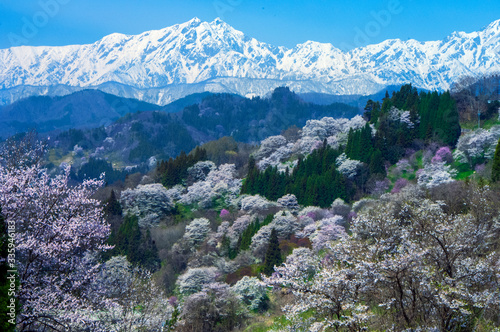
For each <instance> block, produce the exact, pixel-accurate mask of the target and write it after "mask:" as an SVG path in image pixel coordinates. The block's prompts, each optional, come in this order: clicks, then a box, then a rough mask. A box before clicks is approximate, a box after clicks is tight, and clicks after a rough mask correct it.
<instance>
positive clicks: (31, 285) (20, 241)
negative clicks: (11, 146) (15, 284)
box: [0, 150, 110, 330]
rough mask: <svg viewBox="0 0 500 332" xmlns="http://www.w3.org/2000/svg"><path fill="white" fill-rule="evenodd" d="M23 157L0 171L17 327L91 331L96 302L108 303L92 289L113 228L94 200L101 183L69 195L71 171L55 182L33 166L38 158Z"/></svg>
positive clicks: (29, 153)
mask: <svg viewBox="0 0 500 332" xmlns="http://www.w3.org/2000/svg"><path fill="white" fill-rule="evenodd" d="M24 153H25V154H24V156H22V155H21V156H18V157H19V160H18V161H16V163H14V164H12V163H10V162H9V160H3V162H2V163H1V165H2V166H0V206H2V212H3V214H4V216H5V218H6V221H7V222H9V223H12V224H15V228H16V233H15V243H16V267H17V270H18V272H19V281H20V288H19V292H18V299H19V301H20V304H21V305H22V311H21V313H20V314H19V315H18V326H17V327H18V329H19V330H35V329H45V328H47V329H53V330H66V329H69V328H70V326H74V325H75V324H77V323H78V324H80V325H81V324H83V325H85V324H86V322H89V321H90V320H91V314H90V313H91V312H92V311H93V310H95V309H96V308H99V306H100V305H102V302H99V301H95V300H94V299H95V298H96V297H97V298H102V296H101V295H99V294H92V292H91V287H89V286H90V285H91V284H92V283H93V282H94V280H95V279H96V277H97V275H98V271H99V267H100V264H99V263H98V262H97V260H96V259H95V253H98V252H99V251H102V250H106V249H107V248H108V247H107V246H106V245H105V244H104V243H105V241H106V240H107V238H108V236H109V232H110V229H109V225H108V224H107V223H106V221H105V219H104V217H103V212H102V208H101V206H100V202H99V201H97V200H95V199H92V198H91V197H92V195H93V194H94V193H95V191H96V189H97V188H98V187H100V186H101V185H102V184H103V181H102V180H85V181H84V182H83V183H82V184H79V185H77V186H75V187H70V186H68V177H69V171H70V170H69V167H66V168H65V169H64V172H63V174H62V175H59V176H56V177H54V178H50V177H49V175H48V174H47V171H46V170H45V169H43V168H42V167H41V166H40V163H39V161H37V160H35V159H34V158H33V156H32V154H33V153H35V154H36V151H35V152H33V151H29V150H28V151H25V152H24ZM23 160H24V161H23ZM26 160H28V162H25V161H26ZM9 165H10V166H13V167H10V166H9Z"/></svg>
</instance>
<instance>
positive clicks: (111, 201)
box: [103, 190, 122, 216]
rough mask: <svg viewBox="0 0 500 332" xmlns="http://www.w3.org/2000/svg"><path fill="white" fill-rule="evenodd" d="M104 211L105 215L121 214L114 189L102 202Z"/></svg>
mask: <svg viewBox="0 0 500 332" xmlns="http://www.w3.org/2000/svg"><path fill="white" fill-rule="evenodd" d="M104 203H105V205H104V209H103V210H104V213H105V214H106V216H110V215H114V216H121V214H122V206H121V204H120V202H118V199H117V198H116V194H115V191H114V190H111V194H110V196H109V198H108V199H107V200H106V202H104Z"/></svg>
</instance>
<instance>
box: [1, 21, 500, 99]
mask: <svg viewBox="0 0 500 332" xmlns="http://www.w3.org/2000/svg"><path fill="white" fill-rule="evenodd" d="M499 53H500V20H497V21H495V22H492V23H491V24H490V25H488V26H487V27H486V28H484V29H483V30H480V31H477V32H471V33H465V32H455V33H453V34H451V35H450V36H448V37H447V38H445V39H444V40H441V41H428V42H420V41H416V40H407V41H402V40H399V39H391V40H386V41H384V42H382V43H379V44H375V45H369V46H366V47H360V48H356V49H353V50H351V51H349V52H342V51H341V50H339V49H338V48H336V47H334V46H333V45H332V44H329V43H319V42H315V41H307V42H305V43H303V44H299V45H297V46H296V47H294V48H292V49H287V48H285V47H276V46H272V45H269V44H266V43H262V42H259V41H257V40H256V39H254V38H251V37H248V36H246V35H245V34H244V33H243V32H241V31H238V30H236V29H234V28H233V27H232V26H230V25H229V24H227V23H225V22H224V21H223V20H221V19H220V18H216V19H215V20H213V21H212V22H205V21H201V20H200V19H198V18H193V19H191V20H190V21H187V22H185V23H181V24H176V25H174V26H171V27H167V28H164V29H161V30H153V31H147V32H144V33H142V34H139V35H124V34H120V33H114V34H111V35H109V36H106V37H104V38H102V39H101V40H99V41H97V42H95V43H94V44H89V45H72V46H64V47H15V48H10V49H4V50H0V104H8V103H11V102H13V101H15V100H17V99H20V98H22V97H27V96H30V95H40V94H50V95H62V94H67V93H71V92H74V91H77V90H81V89H87V88H97V89H101V90H103V91H105V92H108V93H112V94H116V95H119V96H124V97H133V98H137V99H141V100H145V101H148V102H153V103H158V104H166V103H168V102H171V101H173V100H175V99H178V98H181V97H183V96H185V95H187V94H190V93H195V92H202V91H211V92H230V93H237V94H241V95H265V94H266V93H268V92H269V91H271V90H272V89H273V88H275V87H277V86H283V85H288V86H289V87H290V88H291V89H293V90H294V91H296V92H317V93H327V94H362V95H367V94H371V93H375V92H377V91H379V90H381V89H383V88H385V87H386V86H388V85H399V84H405V83H413V85H414V86H417V87H419V88H424V89H430V90H434V89H438V90H445V89H448V88H449V87H450V85H451V84H452V82H454V81H455V80H457V79H458V78H459V77H461V76H463V75H476V74H484V73H489V72H495V71H499V70H500V56H499Z"/></svg>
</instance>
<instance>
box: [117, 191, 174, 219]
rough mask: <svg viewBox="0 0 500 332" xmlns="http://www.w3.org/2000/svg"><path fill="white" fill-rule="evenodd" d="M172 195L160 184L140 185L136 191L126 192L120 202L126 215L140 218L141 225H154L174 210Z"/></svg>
mask: <svg viewBox="0 0 500 332" xmlns="http://www.w3.org/2000/svg"><path fill="white" fill-rule="evenodd" d="M171 195H172V192H171V191H168V190H167V189H166V188H165V187H164V186H162V185H161V184H159V183H153V184H146V185H138V186H137V188H135V189H127V190H124V191H123V192H122V194H121V197H120V202H121V204H122V207H123V213H124V214H127V213H130V214H134V215H137V216H138V217H139V225H141V226H146V225H150V224H153V225H154V224H158V223H159V221H160V219H161V218H162V217H164V216H165V215H167V214H168V213H169V212H170V211H171V210H172V209H173V208H174V204H173V202H172V199H171V198H170V197H171Z"/></svg>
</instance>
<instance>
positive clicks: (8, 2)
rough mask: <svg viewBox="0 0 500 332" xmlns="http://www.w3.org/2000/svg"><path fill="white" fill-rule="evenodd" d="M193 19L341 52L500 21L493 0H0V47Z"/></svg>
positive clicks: (75, 39) (76, 40) (79, 39)
mask: <svg viewBox="0 0 500 332" xmlns="http://www.w3.org/2000/svg"><path fill="white" fill-rule="evenodd" d="M195 16H196V17H198V18H200V19H201V20H204V21H212V20H213V19H215V18H216V17H221V18H222V19H223V20H224V21H225V22H227V23H228V24H230V25H232V26H233V27H234V28H236V29H238V30H241V31H243V32H244V33H245V34H246V35H248V36H251V37H254V38H256V39H258V40H260V41H263V42H267V43H270V44H273V45H276V46H286V47H293V46H295V45H296V44H299V43H303V42H305V41H307V40H315V41H319V42H328V43H332V44H333V45H334V46H336V47H339V48H341V49H343V50H347V49H350V48H354V47H357V46H364V45H366V44H374V43H379V42H381V41H383V40H385V39H389V38H400V39H403V40H406V39H409V38H412V39H417V40H419V41H428V40H439V39H443V38H444V37H446V36H448V35H449V34H450V33H451V32H453V31H465V32H471V31H475V30H479V29H481V28H483V27H485V26H486V25H488V24H489V23H491V22H493V21H495V20H498V19H500V1H498V0H482V1H471V0H453V1H448V0H440V1H428V0H420V1H418V0H383V1H369V0H350V1H343V0H309V1H307V0H288V1H270V0H267V1H266V0H252V1H250V0H177V1H171V0H142V1H140V0H2V1H1V2H0V48H7V47H11V46H15V45H19V44H22V45H68V44H87V43H93V42H95V41H96V40H98V39H100V38H102V37H103V36H105V35H108V34H110V33H113V32H120V33H125V34H139V33H141V32H144V31H147V30H153V29H161V28H164V27H167V26H171V25H174V24H177V23H182V22H185V21H188V20H190V19H191V18H193V17H195Z"/></svg>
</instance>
